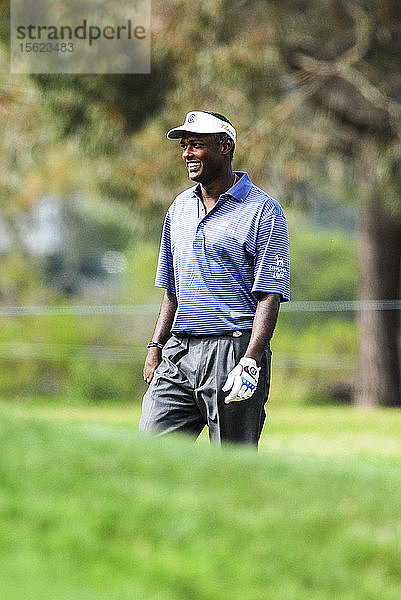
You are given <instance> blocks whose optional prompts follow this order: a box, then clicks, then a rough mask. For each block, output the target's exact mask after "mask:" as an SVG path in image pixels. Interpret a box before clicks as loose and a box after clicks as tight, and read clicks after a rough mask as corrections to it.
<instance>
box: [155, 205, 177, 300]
mask: <svg viewBox="0 0 401 600" xmlns="http://www.w3.org/2000/svg"><path fill="white" fill-rule="evenodd" d="M155 286H157V287H161V288H164V289H166V290H167V291H169V292H170V293H172V294H175V293H176V291H175V282H174V267H173V255H172V250H171V217H170V213H169V212H168V213H167V215H166V218H165V220H164V225H163V232H162V238H161V242H160V252H159V261H158V264H157V271H156V280H155Z"/></svg>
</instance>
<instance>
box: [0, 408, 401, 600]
mask: <svg viewBox="0 0 401 600" xmlns="http://www.w3.org/2000/svg"><path fill="white" fill-rule="evenodd" d="M137 417H138V408H137V407H136V406H131V407H130V406H125V407H121V406H120V407H118V406H115V405H114V406H111V407H106V406H102V407H93V406H91V407H77V406H76V407H70V408H68V407H65V408H64V409H63V408H62V407H60V406H58V407H55V406H54V405H53V407H52V406H49V405H47V406H44V405H42V406H40V405H36V406H34V407H33V406H29V405H26V404H23V405H15V404H14V405H12V404H10V403H2V404H1V405H0V453H1V462H0V465H1V466H0V468H1V478H0V481H1V495H0V522H1V533H0V597H1V598H4V599H6V600H8V599H10V600H20V599H21V600H22V599H24V600H25V599H29V600H36V599H38V600H39V599H40V600H47V599H49V600H50V599H51V600H67V599H68V600H72V599H73V600H92V599H93V600H94V599H96V600H102V599H105V600H106V599H107V600H111V599H113V600H125V599H127V600H128V599H129V600H141V599H143V600H145V599H146V600H148V599H149V600H153V599H157V600H181V599H182V600H189V599H205V600H209V599H210V600H223V599H224V600H226V599H232V600H240V599H241V600H243V599H246V600H248V599H249V600H259V599H260V600H262V599H272V600H281V599H282V600H291V599H297V600H298V599H305V600H306V599H308V600H311V599H312V600H314V599H319V600H321V599H322V600H323V599H333V598H341V599H344V600H348V599H361V600H362V599H363V600H377V599H379V598H380V599H383V600H387V599H388V600H390V599H391V600H396V599H397V600H398V599H399V598H400V597H401V572H400V561H399V558H400V550H401V548H400V545H401V543H400V540H401V521H400V514H401V477H400V467H401V444H400V443H399V431H400V425H401V413H399V412H396V411H391V410H387V411H385V410H376V411H372V412H370V411H358V410H356V409H351V408H335V409H334V408H326V407H321V408H313V409H312V408H304V409H302V410H301V409H294V408H280V407H279V408H276V409H272V414H271V416H270V419H269V422H268V423H267V426H266V428H265V433H264V436H263V439H262V443H261V449H260V452H259V453H258V454H256V453H255V452H254V451H251V450H247V449H244V448H234V447H233V448H231V447H224V448H223V449H218V448H213V447H209V445H208V443H207V442H206V441H205V439H204V438H202V439H201V440H200V441H199V442H198V443H196V444H193V443H192V442H191V441H189V440H187V439H185V438H183V437H181V438H177V439H173V438H170V439H154V438H148V437H141V436H138V435H137V433H136V428H137V425H136V423H137Z"/></svg>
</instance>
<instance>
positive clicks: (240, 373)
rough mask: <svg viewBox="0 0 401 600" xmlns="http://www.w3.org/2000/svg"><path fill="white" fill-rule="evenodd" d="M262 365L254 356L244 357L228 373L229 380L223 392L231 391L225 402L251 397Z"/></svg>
mask: <svg viewBox="0 0 401 600" xmlns="http://www.w3.org/2000/svg"><path fill="white" fill-rule="evenodd" d="M259 371H260V367H258V366H257V363H256V360H254V359H253V358H247V357H245V356H244V357H243V358H241V360H240V361H239V363H238V364H237V366H236V367H234V369H233V370H232V371H230V373H229V374H228V377H227V381H226V382H225V384H224V386H223V388H222V389H223V392H228V391H230V390H231V391H230V393H229V395H228V396H226V398H225V403H226V404H228V403H229V402H236V401H239V400H246V399H247V398H250V397H251V396H252V395H253V394H254V392H255V390H256V388H257V386H258V381H259Z"/></svg>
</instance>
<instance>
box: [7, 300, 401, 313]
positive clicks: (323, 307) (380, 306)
mask: <svg viewBox="0 0 401 600" xmlns="http://www.w3.org/2000/svg"><path fill="white" fill-rule="evenodd" d="M159 308H160V307H159V305H158V304H143V305H137V304H110V305H96V304H91V305H83V304H76V305H70V306H0V316H24V315H28V316H29V315H32V316H41V315H49V316H53V315H135V314H152V315H153V314H155V313H157V312H158V310H159ZM400 309H401V300H328V301H314V300H311V301H298V302H288V303H287V302H284V303H283V304H282V305H281V308H280V310H281V311H283V312H354V311H362V310H400Z"/></svg>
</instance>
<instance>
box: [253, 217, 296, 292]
mask: <svg viewBox="0 0 401 600" xmlns="http://www.w3.org/2000/svg"><path fill="white" fill-rule="evenodd" d="M252 292H254V293H257V292H260V293H276V294H280V296H281V300H282V301H287V300H289V299H290V257H289V243H288V227H287V221H286V218H285V215H284V213H283V212H282V210H281V208H280V206H279V205H278V206H277V207H276V208H274V209H270V210H269V211H268V210H265V211H264V212H263V213H262V215H261V218H260V221H259V226H258V232H257V240H256V251H255V266H254V284H253V287H252Z"/></svg>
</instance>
